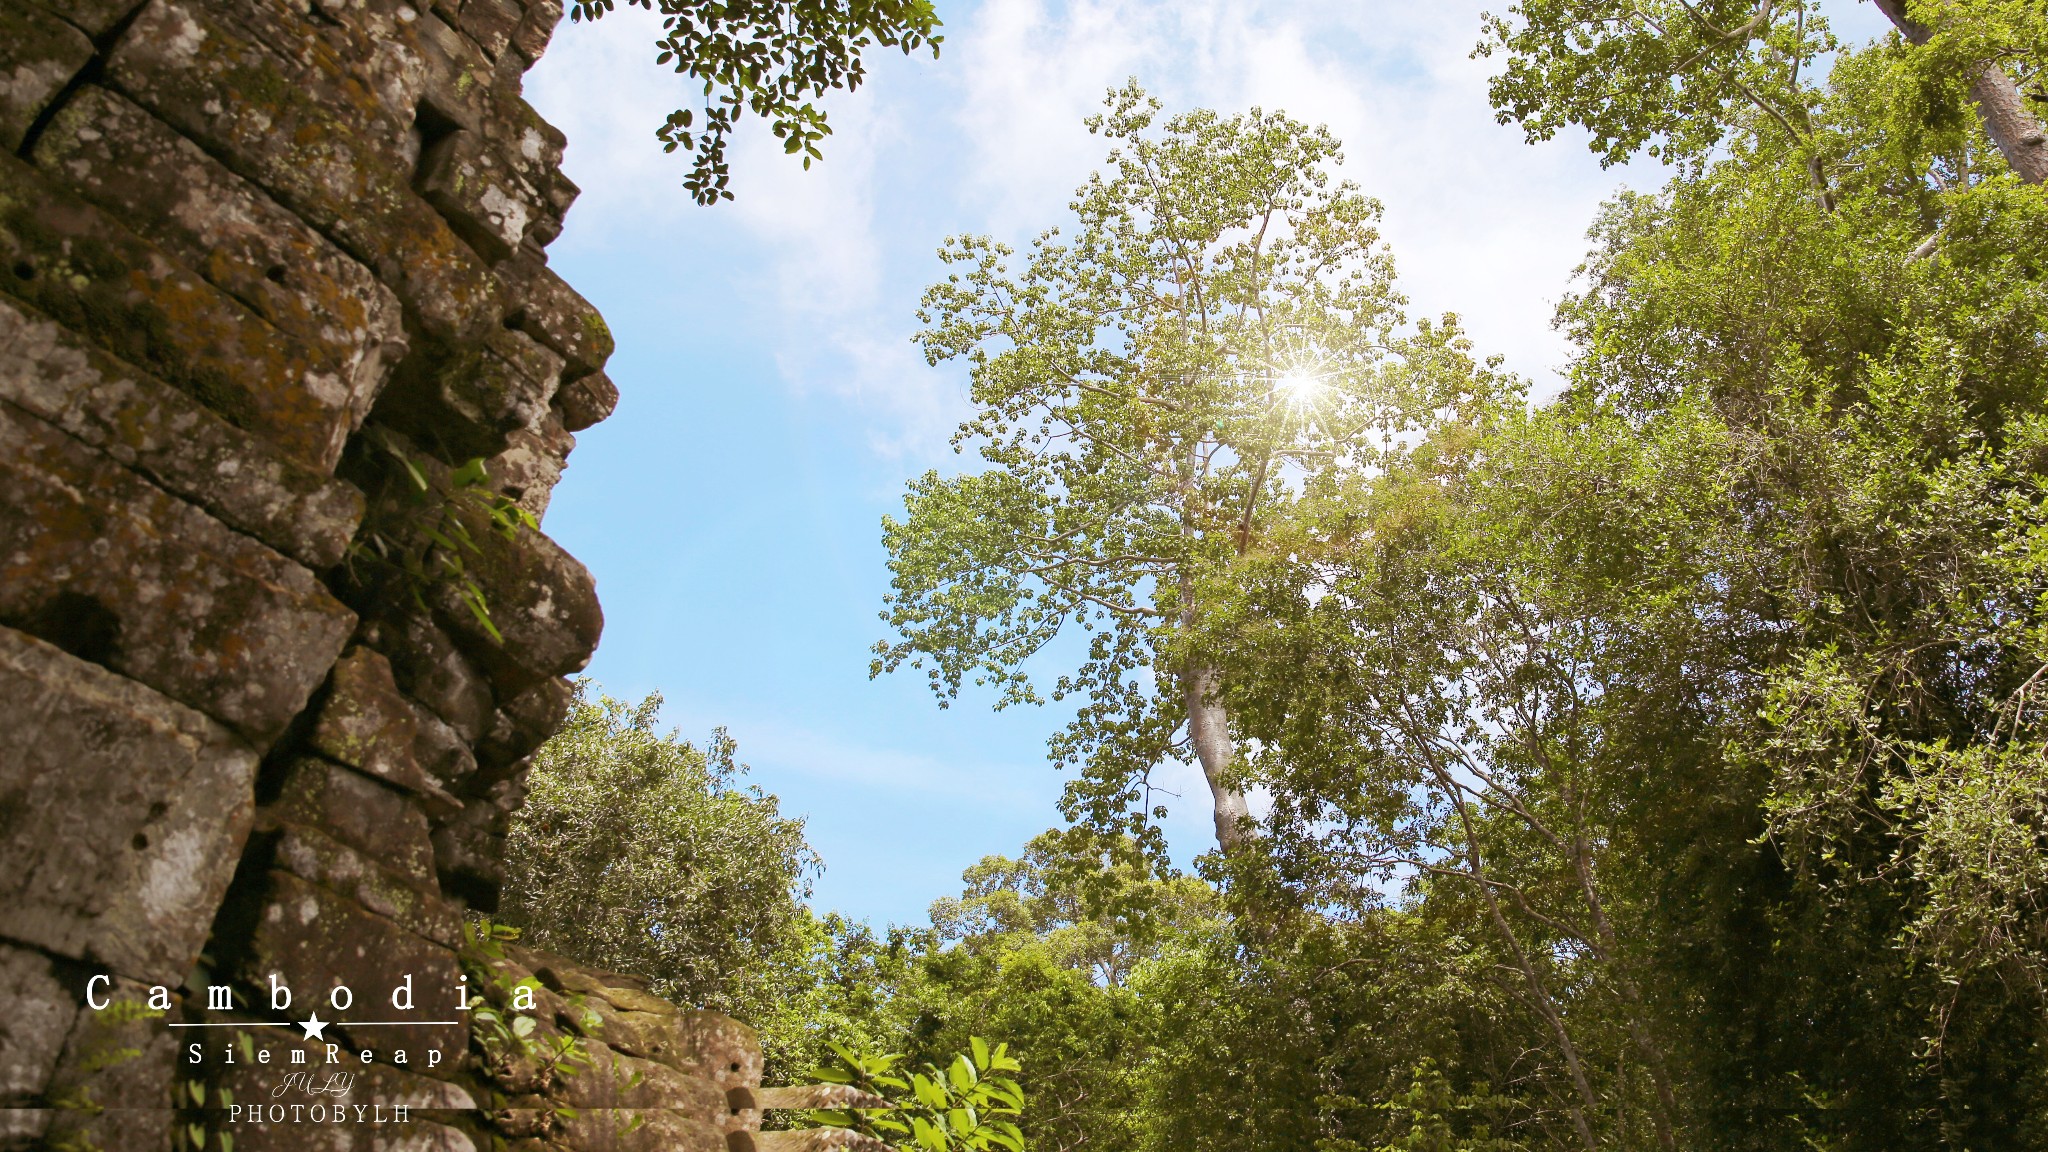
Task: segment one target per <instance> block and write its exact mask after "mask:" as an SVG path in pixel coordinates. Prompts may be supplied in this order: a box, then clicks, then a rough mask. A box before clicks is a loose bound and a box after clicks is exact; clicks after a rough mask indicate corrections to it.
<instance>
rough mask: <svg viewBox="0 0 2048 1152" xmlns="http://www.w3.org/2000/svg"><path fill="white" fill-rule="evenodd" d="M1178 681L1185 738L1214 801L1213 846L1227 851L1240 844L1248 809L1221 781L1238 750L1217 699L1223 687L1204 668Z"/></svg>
mask: <svg viewBox="0 0 2048 1152" xmlns="http://www.w3.org/2000/svg"><path fill="white" fill-rule="evenodd" d="M1181 681H1182V685H1183V686H1184V687H1185V688H1186V690H1187V709H1188V738H1189V740H1190V741H1191V742H1192V743H1193V744H1194V746H1195V758H1196V759H1197V760H1200V761H1201V763H1202V775H1203V776H1204V777H1205V778H1207V779H1208V781H1209V795H1210V797H1211V798H1212V799H1213V800H1214V801H1215V809H1216V843H1218V844H1220V845H1222V847H1223V848H1224V850H1225V851H1228V850H1229V849H1231V848H1235V847H1236V846H1237V845H1238V844H1239V843H1240V842H1242V841H1243V839H1244V829H1243V827H1242V821H1243V820H1244V818H1245V817H1246V816H1247V815H1249V814H1250V811H1251V810H1250V809H1249V808H1247V807H1246V806H1245V802H1244V793H1242V792H1239V791H1238V790H1237V789H1235V788H1233V787H1231V786H1230V785H1229V784H1227V783H1225V781H1224V773H1225V772H1226V771H1227V770H1228V769H1229V768H1230V761H1231V760H1232V758H1234V757H1235V756H1236V754H1237V750H1236V749H1235V748H1234V747H1232V745H1231V743H1230V714H1229V713H1228V712H1226V711H1225V710H1224V708H1223V703H1222V701H1220V700H1218V699H1217V692H1218V690H1219V689H1220V688H1221V686H1222V685H1221V683H1220V681H1219V678H1218V676H1217V674H1216V669H1214V668H1210V667H1206V666H1198V667H1194V668H1190V669H1188V670H1187V672H1186V673H1184V674H1183V675H1182V677H1181Z"/></svg>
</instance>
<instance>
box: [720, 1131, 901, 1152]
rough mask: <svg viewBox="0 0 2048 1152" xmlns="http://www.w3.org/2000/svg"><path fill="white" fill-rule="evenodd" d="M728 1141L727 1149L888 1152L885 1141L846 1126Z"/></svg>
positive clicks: (754, 1134)
mask: <svg viewBox="0 0 2048 1152" xmlns="http://www.w3.org/2000/svg"><path fill="white" fill-rule="evenodd" d="M728 1143H729V1145H730V1147H729V1152H889V1146H888V1145H887V1144H884V1143H882V1142H881V1141H880V1140H877V1139H875V1138H874V1137H873V1136H869V1135H866V1134H864V1133H860V1132H855V1131H852V1130H851V1129H847V1128H799V1129H793V1130H791V1129H785V1130H783V1131H780V1132H750V1133H745V1134H744V1135H740V1136H735V1137H734V1138H732V1139H730V1140H729V1141H728Z"/></svg>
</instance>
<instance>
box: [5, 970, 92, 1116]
mask: <svg viewBox="0 0 2048 1152" xmlns="http://www.w3.org/2000/svg"><path fill="white" fill-rule="evenodd" d="M77 1015H78V997H77V996H76V995H74V994H73V993H72V991H71V990H70V989H68V988H66V987H64V985H63V984H62V983H61V982H60V981H59V980H58V979H57V974H56V973H55V972H54V971H53V970H52V969H51V966H50V958H49V957H47V956H45V955H43V954H42V953H40V952H35V951H31V950H29V949H27V948H17V947H15V946H13V945H11V944H0V1110H7V1111H13V1110H17V1109H21V1108H23V1107H25V1106H26V1105H28V1104H30V1103H32V1102H33V1101H35V1100H36V1099H37V1098H38V1097H40V1096H41V1095H42V1094H43V1090H44V1089H45V1088H46V1087H47V1086H48V1085H49V1083H50V1074H51V1072H52V1071H53V1070H54V1069H55V1068H56V1066H57V1057H58V1056H59V1055H60V1054H61V1053H62V1052H63V1050H64V1036H65V1034H66V1033H67V1032H69V1031H70V1030H71V1023H72V1020H73V1018H74V1017H76V1016H77ZM33 1119H34V1120H35V1125H34V1127H35V1129H36V1131H35V1132H33V1133H12V1135H36V1134H40V1132H41V1130H42V1126H43V1121H44V1120H45V1119H46V1117H43V1116H40V1115H38V1116H36V1117H34V1118H33Z"/></svg>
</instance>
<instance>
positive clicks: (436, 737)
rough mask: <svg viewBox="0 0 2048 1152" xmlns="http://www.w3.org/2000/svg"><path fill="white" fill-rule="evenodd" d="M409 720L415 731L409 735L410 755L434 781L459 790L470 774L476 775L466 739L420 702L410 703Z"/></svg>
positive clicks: (441, 785)
mask: <svg viewBox="0 0 2048 1152" xmlns="http://www.w3.org/2000/svg"><path fill="white" fill-rule="evenodd" d="M413 720H414V722H415V731H416V732H417V735H416V736H415V737H414V738H413V745H412V748H413V759H414V760H416V761H418V762H419V766H420V767H421V768H422V769H423V770H425V772H426V774H427V776H428V778H430V779H431V780H433V781H434V783H435V784H437V785H439V786H440V787H441V788H442V789H444V790H445V791H447V792H450V793H454V794H457V795H460V794H462V792H463V790H464V789H465V788H466V787H468V785H469V782H470V778H471V777H472V776H475V775H476V755H475V753H473V752H471V751H470V750H469V743H468V742H467V741H465V740H463V738H462V736H461V734H460V733H458V732H456V731H455V729H454V728H452V727H450V726H449V725H448V723H447V722H446V721H444V720H442V719H441V718H440V717H439V716H437V715H435V714H434V711H433V709H431V708H428V707H427V706H426V705H424V704H414V705H413Z"/></svg>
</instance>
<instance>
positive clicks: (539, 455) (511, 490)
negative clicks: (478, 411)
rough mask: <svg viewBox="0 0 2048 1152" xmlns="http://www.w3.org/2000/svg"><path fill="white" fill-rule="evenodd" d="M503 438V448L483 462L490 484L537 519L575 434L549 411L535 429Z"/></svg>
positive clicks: (543, 512)
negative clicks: (505, 442) (504, 439)
mask: <svg viewBox="0 0 2048 1152" xmlns="http://www.w3.org/2000/svg"><path fill="white" fill-rule="evenodd" d="M507 440H508V441H509V443H508V445H507V446H506V448H505V450H504V451H503V452H500V453H498V454H497V455H496V456H493V457H491V459H490V460H489V462H488V463H487V464H486V465H485V467H486V468H487V469H488V470H489V472H490V477H491V485H492V487H494V488H496V489H497V490H498V491H499V492H502V493H504V494H505V495H506V496H509V497H511V498H512V499H513V500H516V501H518V503H519V506H520V507H521V508H524V509H526V510H527V511H528V512H531V513H533V518H534V519H535V520H539V519H541V518H542V517H543V516H545V515H547V511H548V502H549V500H550V499H551V498H552V497H553V496H554V492H555V485H556V484H557V483H559V482H560V481H561V479H562V470H563V468H564V467H566V466H567V464H568V460H569V453H570V452H573V451H575V448H576V437H574V436H572V435H570V434H569V432H568V430H567V429H565V428H563V427H562V422H561V421H560V420H559V419H557V418H556V417H555V414H554V413H553V412H552V411H551V412H549V413H548V414H547V418H546V419H544V420H542V421H541V422H540V426H539V427H538V428H521V429H519V430H518V431H516V432H513V433H512V434H511V435H510V436H509V437H507Z"/></svg>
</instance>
